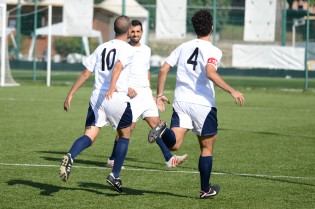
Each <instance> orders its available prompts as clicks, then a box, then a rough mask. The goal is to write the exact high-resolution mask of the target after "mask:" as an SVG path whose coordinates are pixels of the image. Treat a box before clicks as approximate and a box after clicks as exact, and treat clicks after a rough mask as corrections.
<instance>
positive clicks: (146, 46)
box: [141, 43, 151, 51]
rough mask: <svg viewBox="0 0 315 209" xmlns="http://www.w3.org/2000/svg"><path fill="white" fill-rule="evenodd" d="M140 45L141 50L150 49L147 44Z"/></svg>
mask: <svg viewBox="0 0 315 209" xmlns="http://www.w3.org/2000/svg"><path fill="white" fill-rule="evenodd" d="M141 47H142V49H143V50H145V51H151V48H150V47H149V46H148V45H146V44H143V43H142V44H141Z"/></svg>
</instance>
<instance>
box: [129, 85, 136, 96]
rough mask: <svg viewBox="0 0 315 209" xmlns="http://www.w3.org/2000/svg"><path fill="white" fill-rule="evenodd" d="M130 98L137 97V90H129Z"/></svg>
mask: <svg viewBox="0 0 315 209" xmlns="http://www.w3.org/2000/svg"><path fill="white" fill-rule="evenodd" d="M128 96H129V97H130V98H134V97H135V96H137V92H136V90H134V89H133V88H130V87H129V88H128Z"/></svg>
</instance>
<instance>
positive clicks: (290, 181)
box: [216, 171, 315, 187]
mask: <svg viewBox="0 0 315 209" xmlns="http://www.w3.org/2000/svg"><path fill="white" fill-rule="evenodd" d="M216 172H217V171H216ZM219 173H221V174H225V175H229V176H237V177H243V178H254V179H260V180H268V181H276V182H281V183H289V184H297V185H303V186H311V187H315V184H311V183H303V182H298V181H294V180H285V179H283V178H286V177H285V176H283V177H281V179H280V177H279V178H277V177H276V176H275V177H272V176H257V175H254V174H253V175H250V174H246V175H243V174H235V173H226V172H219ZM299 179H300V180H305V179H301V178H299Z"/></svg>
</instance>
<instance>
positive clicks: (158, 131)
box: [148, 120, 166, 143]
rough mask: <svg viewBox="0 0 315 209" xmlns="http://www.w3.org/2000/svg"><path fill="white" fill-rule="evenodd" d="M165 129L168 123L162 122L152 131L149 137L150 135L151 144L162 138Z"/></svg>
mask: <svg viewBox="0 0 315 209" xmlns="http://www.w3.org/2000/svg"><path fill="white" fill-rule="evenodd" d="M165 129H166V122H165V121H163V120H161V121H160V122H159V123H158V124H157V126H156V127H155V128H153V129H151V130H150V132H149V135H148V141H149V142H150V143H153V142H155V141H156V139H157V138H158V137H161V136H162V134H163V133H164V131H165Z"/></svg>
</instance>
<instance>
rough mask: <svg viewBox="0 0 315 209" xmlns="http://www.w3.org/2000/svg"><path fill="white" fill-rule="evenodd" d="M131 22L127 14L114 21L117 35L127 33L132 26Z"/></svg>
mask: <svg viewBox="0 0 315 209" xmlns="http://www.w3.org/2000/svg"><path fill="white" fill-rule="evenodd" d="M130 24H131V23H130V19H129V17H127V16H125V15H122V16H119V17H118V18H117V19H116V20H115V22H114V31H115V33H116V35H117V36H120V35H123V34H125V33H127V32H128V30H129V28H130Z"/></svg>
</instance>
